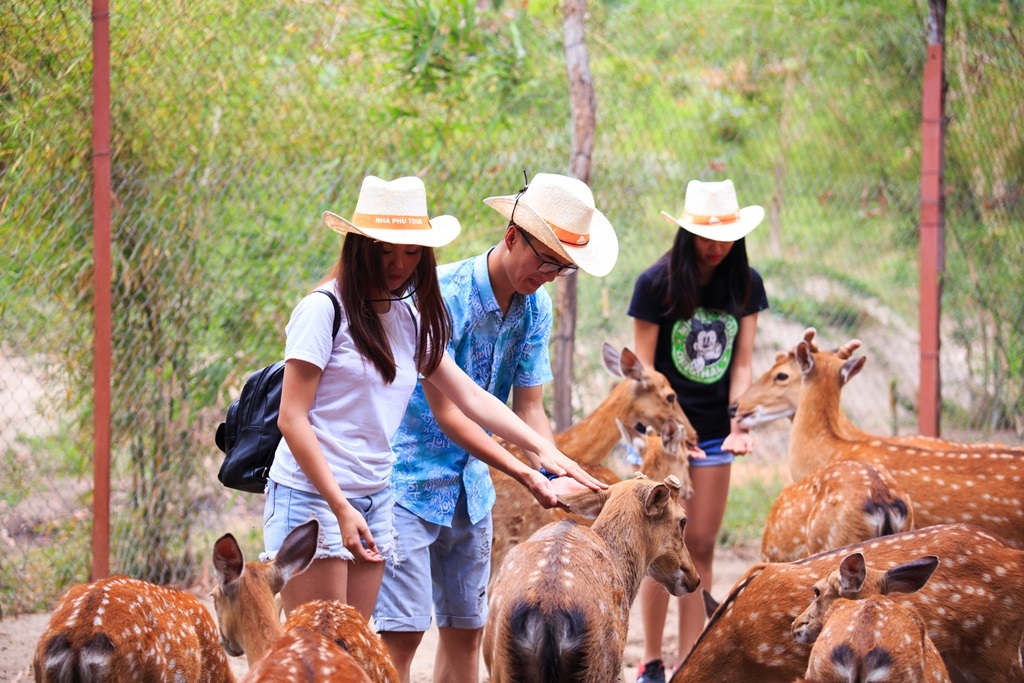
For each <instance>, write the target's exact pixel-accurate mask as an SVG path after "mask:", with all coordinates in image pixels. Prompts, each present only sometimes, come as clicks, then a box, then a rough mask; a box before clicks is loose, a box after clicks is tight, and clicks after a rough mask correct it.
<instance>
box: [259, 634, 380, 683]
mask: <svg viewBox="0 0 1024 683" xmlns="http://www.w3.org/2000/svg"><path fill="white" fill-rule="evenodd" d="M371 680H372V679H371V678H370V677H369V676H367V675H366V672H365V671H364V670H363V669H362V667H361V666H359V662H357V661H356V659H355V657H353V656H352V655H350V654H349V653H348V650H346V649H345V648H344V647H342V646H341V645H339V644H338V643H337V642H335V641H334V640H332V639H331V638H330V637H328V636H325V635H324V634H322V633H317V632H316V631H310V630H309V629H307V628H303V627H301V626H299V627H294V628H291V629H288V630H287V631H286V632H285V634H284V635H283V636H281V637H280V638H279V639H278V641H277V642H276V643H274V645H273V647H272V648H271V649H270V650H267V652H266V653H265V654H264V655H263V656H262V657H260V658H259V659H258V660H257V661H256V663H255V664H254V665H253V666H252V668H250V669H249V670H248V671H247V672H246V674H245V676H244V677H243V678H242V683H258V682H259V683H279V682H281V683H332V682H333V681H345V683H370V682H371Z"/></svg>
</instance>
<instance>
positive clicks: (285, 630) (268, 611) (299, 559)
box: [213, 519, 398, 683]
mask: <svg viewBox="0 0 1024 683" xmlns="http://www.w3.org/2000/svg"><path fill="white" fill-rule="evenodd" d="M319 533H320V524H319V522H317V521H316V520H315V519H311V520H310V521H308V522H306V523H304V524H301V525H299V526H297V527H295V528H294V529H293V530H292V531H291V532H289V534H288V535H287V536H286V537H285V539H284V542H283V543H282V544H281V549H280V550H279V551H278V552H277V555H276V556H275V557H274V559H273V560H272V561H270V562H246V561H245V558H244V556H243V555H242V550H241V548H239V546H238V543H237V542H236V541H235V538H234V536H232V535H231V534H225V535H224V536H222V537H221V538H220V539H218V540H217V542H216V543H215V544H214V547H213V549H214V550H213V565H214V568H215V569H216V571H217V578H218V580H219V585H218V586H217V587H216V588H215V589H214V591H213V598H214V608H215V609H216V612H217V619H218V620H219V622H220V630H221V642H222V644H223V645H224V649H225V650H227V651H228V652H229V653H231V654H232V655H234V656H240V655H242V654H245V656H246V658H247V659H248V661H249V666H250V667H252V668H253V669H255V670H256V672H257V673H259V674H260V676H265V678H259V679H250V678H249V676H248V675H247V677H246V679H245V680H268V681H269V680H280V679H276V678H274V676H277V675H280V672H282V671H286V670H288V669H286V668H283V667H281V666H278V665H277V664H276V663H275V662H278V663H280V662H286V661H287V662H294V663H296V664H298V663H303V662H304V666H314V665H322V666H335V667H338V668H339V670H344V667H346V666H348V664H347V659H348V656H349V655H350V656H351V657H352V658H354V660H355V661H356V662H357V664H358V665H359V667H360V668H361V670H363V671H365V672H366V675H367V676H368V677H369V680H371V681H375V682H379V683H397V681H398V672H397V671H396V670H395V667H394V664H393V663H392V661H391V657H390V656H389V655H388V654H387V651H386V649H385V648H384V644H383V643H382V642H381V640H380V636H378V635H377V634H376V633H374V632H373V631H371V630H370V628H369V626H368V625H367V623H366V620H365V619H363V617H362V615H360V614H359V612H358V610H356V609H355V608H354V607H352V606H351V605H346V604H344V603H342V602H339V601H335V600H315V601H313V602H309V603H305V604H303V605H299V606H298V607H296V608H295V609H294V610H292V612H291V614H289V615H288V617H287V619H286V621H285V624H284V626H282V625H281V622H280V619H279V617H278V610H277V606H276V604H275V602H274V596H275V595H276V594H277V593H279V592H280V591H281V589H282V588H283V587H284V585H285V584H286V583H287V582H288V580H289V579H290V578H291V577H292V576H294V575H295V574H298V573H300V572H302V571H304V570H305V569H306V568H307V567H308V566H309V564H310V562H312V560H313V556H314V554H315V553H316V548H317V539H318V536H319ZM293 631H295V632H297V631H306V632H309V633H310V634H319V635H321V636H325V637H326V638H327V640H328V641H329V642H331V643H337V645H339V646H340V647H339V648H338V649H337V650H335V649H332V648H327V649H324V650H322V651H321V653H320V656H319V658H314V659H308V658H307V657H306V654H304V653H306V652H307V650H308V648H309V647H310V646H311V644H314V641H318V640H319V639H317V638H313V637H312V636H307V635H304V634H301V633H298V634H295V635H292V637H290V638H285V637H286V635H287V634H291V633H292V632H293ZM292 646H294V649H290V648H291V647H292ZM338 651H341V652H343V653H345V654H346V656H345V657H340V656H338V654H337V653H338ZM264 660H270V661H264ZM261 672H269V673H261ZM253 675H255V674H253ZM285 680H290V679H285ZM343 680H348V679H343Z"/></svg>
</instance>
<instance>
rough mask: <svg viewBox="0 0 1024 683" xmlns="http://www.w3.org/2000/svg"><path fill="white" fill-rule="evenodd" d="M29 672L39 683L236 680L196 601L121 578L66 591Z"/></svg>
mask: <svg viewBox="0 0 1024 683" xmlns="http://www.w3.org/2000/svg"><path fill="white" fill-rule="evenodd" d="M32 669H33V673H34V674H35V679H36V681H37V683H44V682H45V683H62V682H68V683H70V682H72V681H95V682H96V683H100V682H103V681H110V682H112V683H113V682H116V681H182V682H187V683H193V682H196V683H198V682H202V683H216V682H220V681H234V680H235V678H234V675H233V674H232V673H231V669H230V667H229V665H228V659H227V657H226V656H225V654H224V650H223V648H221V646H220V644H219V643H218V641H217V623H216V622H215V621H214V619H213V615H211V614H210V611H209V610H208V609H206V607H205V606H204V605H203V603H202V602H200V601H199V599H198V598H197V597H196V596H194V595H192V594H191V593H185V592H183V591H180V590H174V589H172V588H167V587H164V586H157V585H154V584H152V583H148V582H146V581H140V580H139V579H134V578H130V577H127V576H112V577H108V578H104V579H99V580H98V581H94V582H92V583H86V584H78V585H75V586H72V587H71V588H69V589H68V590H67V592H65V593H64V595H63V596H62V597H61V598H60V601H59V602H58V603H57V606H56V608H55V609H54V611H53V614H52V615H51V616H50V621H49V623H48V625H47V626H46V629H45V630H44V631H43V634H42V636H41V637H40V638H39V643H38V645H37V646H36V651H35V656H34V658H33V660H32Z"/></svg>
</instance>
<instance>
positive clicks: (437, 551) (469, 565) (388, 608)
mask: <svg viewBox="0 0 1024 683" xmlns="http://www.w3.org/2000/svg"><path fill="white" fill-rule="evenodd" d="M395 532H396V533H395V536H396V541H395V553H394V557H393V558H391V559H389V560H388V563H387V567H386V568H385V569H384V582H383V583H382V584H381V587H380V593H379V594H378V595H377V606H376V608H375V609H374V611H373V623H374V624H375V625H376V627H377V630H378V631H397V632H416V631H426V630H427V629H429V628H430V616H431V608H433V614H434V617H435V618H436V619H437V625H438V627H440V628H461V629H478V628H483V625H484V621H486V619H487V581H488V579H489V578H490V575H491V533H492V526H491V515H490V513H488V514H487V516H486V517H484V518H483V519H482V520H480V521H479V522H477V523H476V524H471V523H470V521H469V513H468V512H467V511H466V494H465V492H463V493H462V495H461V496H460V497H459V502H458V504H457V506H456V508H455V518H454V519H453V520H452V526H451V527H446V526H441V525H439V524H433V523H431V522H425V521H424V520H422V519H420V518H419V517H417V516H416V515H415V514H413V513H412V512H410V511H409V510H407V509H405V508H403V507H402V506H401V505H396V506H395Z"/></svg>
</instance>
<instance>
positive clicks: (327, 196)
mask: <svg viewBox="0 0 1024 683" xmlns="http://www.w3.org/2000/svg"><path fill="white" fill-rule="evenodd" d="M762 4H764V5H765V6H764V7H761V6H759V5H758V4H757V3H754V4H750V3H739V2H733V1H727V2H715V3H698V2H676V1H675V0H673V1H671V2H667V1H664V2H657V1H650V2H639V3H625V2H612V1H607V2H594V3H592V6H591V16H590V17H589V23H588V48H589V50H590V60H591V68H592V70H593V77H594V83H595V87H596V95H597V102H598V124H597V125H598V128H597V133H596V144H595V150H594V157H593V178H592V183H591V184H592V186H593V188H594V193H595V196H596V199H597V203H598V207H599V208H601V209H602V210H603V211H604V212H605V213H606V214H607V215H608V216H609V218H610V219H611V221H612V223H613V225H615V226H616V228H617V231H618V234H619V238H620V244H621V251H620V256H619V261H618V264H617V266H616V268H615V270H614V271H613V273H612V274H611V275H609V276H608V277H606V278H603V279H601V280H597V279H594V278H588V277H586V276H581V277H580V281H579V297H580V301H579V323H578V331H577V359H576V363H577V365H576V369H575V375H576V383H575V384H574V390H573V392H574V398H575V401H574V403H575V406H576V410H577V412H578V413H582V412H585V411H587V410H589V409H591V408H593V407H594V405H596V403H597V402H598V401H599V400H600V399H601V398H602V396H603V393H604V392H605V391H607V388H608V386H609V383H610V378H608V377H606V376H605V375H604V374H603V373H602V371H600V370H599V361H598V358H599V351H598V349H599V348H600V344H601V342H602V341H606V340H607V341H610V342H611V343H613V344H615V345H617V346H621V345H628V344H629V343H630V342H631V330H632V327H631V323H630V321H629V319H628V318H627V317H626V315H625V310H626V306H627V304H628V301H629V297H630V294H631V291H632V284H633V281H634V280H635V278H636V276H637V274H638V273H639V272H640V271H641V270H642V269H643V268H645V267H646V266H647V265H649V264H650V263H651V262H653V261H654V260H655V259H656V258H657V257H658V256H659V255H660V254H661V253H662V252H663V251H664V250H665V249H667V248H668V246H669V244H670V242H671V239H672V234H673V229H674V228H673V227H672V226H671V225H669V224H668V223H667V222H665V221H664V220H663V219H662V218H661V217H660V216H659V212H660V211H661V210H666V211H669V212H673V213H678V211H679V210H680V209H681V204H682V198H683V189H684V187H685V184H686V182H687V181H688V180H690V179H691V178H699V179H704V180H711V179H720V178H723V177H730V178H732V179H733V180H734V181H735V183H736V186H737V189H738V192H739V195H740V201H741V203H743V204H754V203H757V204H762V205H764V206H765V207H766V209H767V211H768V218H767V219H766V221H765V224H764V225H763V226H762V227H761V228H760V229H759V230H757V231H755V233H753V234H752V235H751V237H750V238H749V239H748V251H749V253H750V257H751V261H752V263H753V265H754V266H755V267H756V268H758V269H759V270H760V272H761V273H762V274H763V275H764V278H765V281H766V284H767V287H768V290H769V297H770V299H771V303H772V309H771V311H770V312H769V313H767V314H765V315H763V316H762V320H761V325H760V332H759V337H758V349H759V350H758V357H757V358H756V359H755V370H756V371H760V370H762V369H766V368H767V367H768V365H769V362H770V358H771V357H772V356H773V355H774V353H775V352H776V351H779V350H783V349H785V348H788V347H789V346H791V345H792V344H793V343H794V342H795V341H797V340H798V339H799V333H800V330H802V328H803V327H805V326H807V325H814V326H816V327H818V328H819V330H820V333H819V334H820V336H821V337H822V338H823V339H824V340H825V342H826V343H839V342H841V341H845V339H847V338H849V337H852V336H860V337H861V338H862V339H863V340H864V342H865V347H866V349H867V353H868V355H869V356H870V357H871V363H872V364H871V365H869V366H868V367H867V368H866V370H865V372H864V373H862V376H863V377H865V378H867V377H871V379H870V380H869V379H863V380H862V379H858V380H857V382H858V383H861V382H863V383H862V384H858V385H855V386H851V387H850V389H849V392H851V394H852V393H857V392H859V395H861V396H866V397H867V400H864V401H861V402H860V403H856V402H855V403H854V407H853V408H851V413H853V415H854V417H855V419H856V420H858V421H859V422H860V424H861V426H863V427H864V428H867V429H869V430H872V431H879V432H882V431H888V430H893V429H896V430H903V431H913V429H914V428H915V427H914V425H915V424H916V417H915V414H914V411H915V409H914V406H915V401H916V395H917V394H916V383H917V368H918V344H917V331H916V330H917V302H918V293H917V288H918V276H917V233H916V229H917V223H918V186H919V174H920V146H921V145H920V116H921V115H920V111H921V106H920V100H921V89H922V88H921V73H922V64H923V61H924V54H925V41H924V26H925V15H926V13H927V6H926V4H925V2H924V1H923V0H917V1H916V2H914V3H911V4H908V3H906V2H895V1H893V2H877V3H826V4H816V3H798V2H792V3H784V2H776V3H762ZM495 5H496V6H492V5H491V4H490V3H487V2H456V1H454V0H432V1H428V0H409V2H403V3H393V2H384V1H383V0H381V1H380V2H371V3H356V2H345V1H342V2H316V1H312V2H310V1H301V2H300V1H295V0H284V1H281V2H274V3H255V4H254V3H245V2H236V1H232V0H228V1H227V2H224V1H219V2H216V3H214V2H191V3H175V2H170V3H120V2H115V3H113V6H112V7H111V9H112V13H111V24H110V25H111V35H112V48H111V52H112V93H113V96H112V120H113V156H112V164H113V180H114V198H113V202H114V224H113V233H114V234H113V263H114V272H113V283H114V284H113V308H114V310H113V320H112V324H113V331H114V342H113V343H114V348H113V374H114V380H113V406H112V411H113V443H112V473H111V476H112V529H111V536H112V537H111V551H112V554H111V570H112V571H115V572H126V573H130V574H133V575H136V576H141V577H143V578H147V579H151V580H156V581H160V582H193V581H195V580H196V579H197V577H198V576H199V575H200V574H201V573H202V572H203V571H204V561H205V558H206V555H207V553H208V549H209V547H210V546H211V543H212V540H213V539H214V538H215V537H216V536H217V535H219V534H220V533H222V532H223V531H224V530H225V529H230V530H232V531H233V532H234V533H236V535H238V534H239V533H240V532H241V533H244V532H245V530H248V532H249V534H250V538H248V539H245V541H246V542H248V543H250V545H252V546H258V545H259V543H260V517H259V513H260V510H261V505H262V499H261V497H259V496H249V495H246V494H235V493H231V492H228V491H226V490H225V489H223V487H221V486H220V485H219V484H218V483H217V481H216V478H215V472H216V468H217V466H218V464H219V457H218V456H219V452H218V451H217V450H216V448H215V447H214V445H213V432H214V427H215V424H216V422H217V421H218V420H219V419H220V417H221V415H222V411H223V409H224V407H225V406H226V405H227V404H228V403H229V402H230V400H231V399H232V398H234V397H235V396H236V395H237V391H238V388H239V387H240V385H241V382H242V381H243V380H244V378H245V376H246V375H247V373H248V372H249V371H251V370H253V369H255V368H256V367H259V366H261V365H263V364H264V363H266V362H268V361H269V360H272V359H275V358H277V357H278V356H279V355H280V353H281V349H282V346H283V329H284V324H285V322H286V320H287V317H288V315H289V313H290V311H291V307H292V306H293V305H294V303H295V302H296V301H297V300H298V299H299V298H300V297H301V296H302V294H303V293H304V292H305V291H307V290H308V289H309V288H311V287H312V286H313V284H314V283H315V282H316V280H317V279H319V277H320V276H322V275H323V274H324V273H325V272H326V270H327V269H328V268H329V267H330V265H331V264H332V263H333V261H334V260H335V259H336V257H337V253H338V242H337V240H336V237H335V235H334V234H333V233H331V232H330V231H329V230H327V229H326V228H324V227H323V226H322V225H321V224H320V222H319V215H320V213H321V212H322V211H323V210H325V209H331V210H334V211H336V212H337V213H340V214H342V215H348V214H350V213H351V212H352V210H353V209H354V205H355V197H356V193H357V191H358V188H359V184H360V181H361V179H362V177H363V176H365V175H367V174H376V175H380V176H383V177H395V176H398V175H407V174H412V173H415V174H419V175H422V177H423V178H424V180H425V182H426V185H427V189H428V196H429V203H430V210H431V213H433V214H440V213H450V214H454V215H456V216H458V217H459V218H460V219H461V220H462V223H463V226H464V227H463V234H462V236H460V238H459V239H458V240H457V242H456V243H455V244H454V245H452V246H450V247H447V248H445V249H443V250H441V251H440V253H439V260H440V261H442V262H444V261H450V260H454V259H457V258H462V257H465V256H468V255H471V254H474V253H477V252H479V251H481V250H483V249H484V248H485V247H486V246H487V245H489V244H491V243H492V242H494V241H496V240H497V239H498V237H499V235H500V233H501V229H502V225H501V221H500V218H499V216H498V215H497V214H496V213H494V212H493V211H491V210H490V209H488V208H487V207H486V206H484V205H483V203H482V201H481V200H482V199H483V198H485V197H487V196H490V195H494V194H508V193H512V192H515V191H516V190H518V189H519V186H520V185H521V183H522V180H521V178H522V173H521V169H523V168H526V169H527V170H528V171H529V173H530V175H532V174H533V173H535V172H538V171H553V172H564V171H565V169H566V167H567V162H568V152H569V131H570V126H569V121H568V118H567V117H568V103H567V86H566V83H565V72H564V64H563V60H562V45H561V26H560V16H559V12H558V6H557V3H556V2H555V1H554V0H547V1H546V2H539V3H538V2H532V3H526V2H516V3H509V4H502V3H500V2H495ZM788 5H791V7H788V8H787V6H788ZM975 5H977V6H978V7H979V8H982V9H977V10H976V9H975ZM1021 25H1022V21H1021V9H1020V8H1019V3H1005V4H1001V5H999V6H993V4H992V3H969V2H965V3H961V2H958V3H953V4H952V6H951V7H950V14H949V16H948V18H947V72H948V80H949V96H948V101H947V105H948V114H949V127H948V132H949V137H948V145H947V167H946V171H947V185H948V193H947V196H946V206H947V209H948V213H947V218H946V231H947V232H946V234H947V253H946V264H945V265H946V269H945V275H944V278H943V299H942V301H943V326H942V344H943V346H942V372H943V378H944V384H943V397H944V403H943V406H942V415H943V420H944V422H943V424H944V427H946V428H947V430H956V431H961V432H966V431H970V432H971V433H972V434H977V433H979V432H978V431H976V430H981V431H980V434H982V435H984V437H985V438H998V439H1000V440H1004V441H1006V440H1013V439H1019V438H1020V432H1021V430H1022V429H1024V425H1021V423H1020V416H1021V415H1022V401H1024V399H1022V393H1024V388H1022V376H1024V371H1022V362H1024V342H1021V340H1020V337H1019V335H1017V334H1015V331H1016V330H1017V329H1019V328H1020V327H1021V326H1022V324H1024V320H1022V304H1021V302H1022V301H1024V296H1022V295H1024V276H1022V269H1021V266H1020V264H1021V263H1022V262H1024V142H1022V132H1021V127H1020V126H1021V124H1020V121H1021V120H1022V119H1024V117H1022V113H1024V112H1022V108H1024V47H1022V42H1021V33H1020V29H1021ZM90 37H91V19H90V14H89V9H88V8H87V7H86V6H85V4H84V3H68V2H64V1H62V0H7V2H6V4H5V5H4V11H3V12H0V54H2V56H3V60H2V63H3V74H2V80H0V106H2V108H3V115H2V122H0V131H2V137H0V144H2V156H0V221H2V222H0V229H2V242H3V249H2V251H0V258H2V262H0V278H2V279H3V286H2V289H0V315H2V319H3V329H4V337H3V340H2V345H0V389H2V396H0V457H2V462H0V467H2V469H3V473H4V476H3V484H2V487H3V492H2V495H0V544H2V552H0V604H2V605H3V606H4V607H5V608H6V609H7V610H10V611H14V612H18V611H24V610H34V609H41V608H45V607H46V606H47V605H48V604H49V602H50V601H51V600H52V598H53V597H54V596H55V595H56V594H57V593H58V592H59V591H60V590H61V589H62V588H63V587H64V586H66V585H67V584H68V583H72V582H76V581H81V580H84V579H85V578H86V577H87V575H88V568H89V563H90V533H91V503H92V470H91V468H92V459H91V455H92V436H93V435H92V421H91V417H92V413H91V410H92V385H91V382H92V349H93V346H92V344H93V339H92V312H91V311H92V309H91V304H92V291H91V286H92V280H91V274H92V271H91V268H92V226H91V177H90V166H89V164H90V151H91V150H90V143H89V140H90V122H91V86H90V78H91V44H90ZM872 382H874V384H872ZM883 397H884V398H883ZM846 400H847V399H846V398H844V402H845V401H846ZM851 400H852V399H851ZM1014 429H1016V432H1017V434H1016V435H1015V434H1014V433H1013V430H1014Z"/></svg>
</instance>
